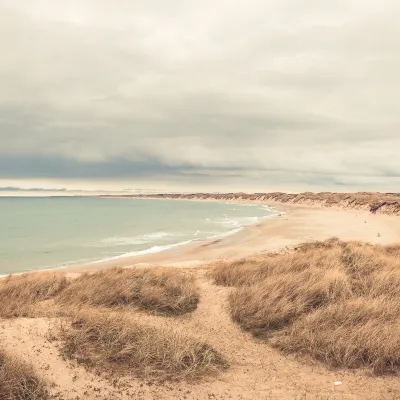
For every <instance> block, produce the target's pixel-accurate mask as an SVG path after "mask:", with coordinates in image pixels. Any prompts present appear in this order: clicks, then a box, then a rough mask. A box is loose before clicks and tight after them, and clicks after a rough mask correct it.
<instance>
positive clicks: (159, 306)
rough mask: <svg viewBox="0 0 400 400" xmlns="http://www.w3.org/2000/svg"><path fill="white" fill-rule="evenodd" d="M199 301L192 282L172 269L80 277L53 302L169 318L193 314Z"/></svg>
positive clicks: (113, 271) (140, 269) (108, 272)
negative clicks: (128, 310) (155, 314)
mask: <svg viewBox="0 0 400 400" xmlns="http://www.w3.org/2000/svg"><path fill="white" fill-rule="evenodd" d="M198 300H199V293H198V289H197V287H196V283H195V280H194V278H193V277H189V276H186V275H185V274H184V273H182V272H180V271H177V270H176V269H171V268H169V269H168V268H130V269H122V268H112V269H109V270H104V271H98V272H95V273H92V274H83V275H81V276H80V277H78V278H76V279H74V280H73V281H72V282H71V283H70V285H69V286H68V288H67V289H66V290H64V291H63V292H62V293H60V295H59V296H58V297H57V299H56V301H57V302H58V303H60V304H65V305H69V306H75V307H79V306H81V305H86V306H92V307H108V308H121V307H124V308H127V307H130V308H132V307H135V308H139V309H143V310H148V311H152V312H157V313H162V314H169V315H178V314H184V313H187V312H190V311H193V310H195V309H196V307H197V303H198Z"/></svg>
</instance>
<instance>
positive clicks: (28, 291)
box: [0, 272, 68, 318]
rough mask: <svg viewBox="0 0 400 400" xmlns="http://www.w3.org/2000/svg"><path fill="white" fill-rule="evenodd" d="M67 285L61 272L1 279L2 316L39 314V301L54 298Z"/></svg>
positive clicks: (0, 310) (0, 307)
mask: <svg viewBox="0 0 400 400" xmlns="http://www.w3.org/2000/svg"><path fill="white" fill-rule="evenodd" d="M67 286H68V281H67V279H66V277H65V276H64V275H63V274H61V273H48V272H38V273H29V274H23V275H17V276H10V277H7V278H4V279H0V317H1V318H16V317H34V316H38V315H39V314H41V312H40V309H39V307H36V306H37V305H38V303H40V302H43V301H46V300H50V299H52V298H54V297H55V296H56V295H58V294H59V293H60V292H61V291H62V290H64V289H65V288H66V287H67Z"/></svg>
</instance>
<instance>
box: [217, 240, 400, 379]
mask: <svg viewBox="0 0 400 400" xmlns="http://www.w3.org/2000/svg"><path fill="white" fill-rule="evenodd" d="M212 276H213V277H214V279H215V281H216V283H217V284H222V285H226V286H235V287H236V289H235V290H233V291H232V292H231V294H230V296H229V307H230V313H231V316H232V319H233V320H234V321H235V322H237V323H238V324H240V326H241V327H242V328H243V329H246V330H250V331H251V332H253V334H256V335H261V336H262V337H264V338H266V339H268V340H269V342H270V343H271V344H273V345H274V346H276V347H278V348H279V349H281V350H282V351H284V352H287V353H296V354H301V355H308V356H312V357H313V358H315V359H318V360H322V361H324V362H326V363H328V364H330V365H332V366H334V367H347V368H358V367H369V368H371V369H372V370H373V371H374V372H376V373H387V372H400V338H399V336H398V334H397V332H398V329H399V328H400V246H394V245H392V246H379V245H375V246H373V245H369V244H363V243H358V242H348V243H346V242H341V241H339V240H338V239H330V240H327V241H325V242H317V243H306V244H304V245H301V246H299V247H298V248H297V249H296V250H295V251H294V252H293V253H291V254H284V255H277V256H266V257H265V258H264V259H262V260H260V259H259V260H251V261H250V262H247V261H240V262H235V263H222V264H219V265H217V266H216V267H215V268H214V270H213V272H212Z"/></svg>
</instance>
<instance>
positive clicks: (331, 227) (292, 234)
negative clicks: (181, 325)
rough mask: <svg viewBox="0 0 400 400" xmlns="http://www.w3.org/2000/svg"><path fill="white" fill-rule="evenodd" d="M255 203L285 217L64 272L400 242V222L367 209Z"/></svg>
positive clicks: (197, 262)
mask: <svg viewBox="0 0 400 400" xmlns="http://www.w3.org/2000/svg"><path fill="white" fill-rule="evenodd" d="M171 200H173V199H171ZM185 200H186V199H185ZM191 201H218V200H211V199H206V200H199V199H196V200H191ZM236 202H237V203H239V202H240V203H244V201H236ZM253 204H255V202H254V203H253ZM256 204H263V205H265V206H268V207H273V209H274V210H276V211H277V213H279V212H281V215H280V216H278V215H276V216H274V217H272V218H267V219H265V220H263V221H261V222H260V223H258V224H256V225H251V226H246V227H244V228H243V229H241V230H240V231H239V232H237V233H234V234H232V235H228V236H224V237H221V238H217V239H213V240H201V241H196V242H191V243H189V244H186V245H182V246H177V247H175V248H170V249H167V250H164V251H161V252H158V253H153V254H145V255H138V256H127V257H121V258H119V259H116V260H109V261H104V262H96V263H88V264H84V265H73V266H68V267H66V268H63V270H64V271H65V272H68V273H82V272H90V271H95V270H99V269H106V268H113V267H123V268H129V267H133V266H160V265H165V266H175V267H185V266H186V267H193V266H198V265H205V264H209V263H211V262H214V261H218V260H233V259H240V258H244V257H250V256H254V255H257V254H262V253H265V252H274V251H282V250H285V249H289V248H291V247H293V246H295V245H297V244H299V243H302V242H307V241H316V240H325V239H328V238H330V237H339V238H340V239H342V240H359V241H364V242H370V243H374V244H390V243H396V242H400V218H396V217H395V216H393V215H392V216H391V215H383V214H371V213H370V212H368V211H365V210H344V209H339V208H325V207H320V206H309V205H298V204H296V205H292V204H281V203H278V202H273V201H268V202H263V201H262V202H261V201H260V202H258V201H257V203H256Z"/></svg>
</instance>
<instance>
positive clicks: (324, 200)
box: [104, 192, 400, 215]
mask: <svg viewBox="0 0 400 400" xmlns="http://www.w3.org/2000/svg"><path fill="white" fill-rule="evenodd" d="M104 197H128V198H148V199H181V200H217V201H243V202H257V203H259V202H264V203H265V202H268V201H269V202H277V203H283V204H298V205H307V206H318V207H331V208H332V207H333V208H334V207H337V208H341V209H347V210H364V211H370V212H372V213H379V214H386V215H400V194H398V193H378V192H357V193H330V192H320V193H313V192H304V193H297V194H295V193H283V192H272V193H242V192H240V193H180V194H179V193H159V194H136V195H126V196H104Z"/></svg>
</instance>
